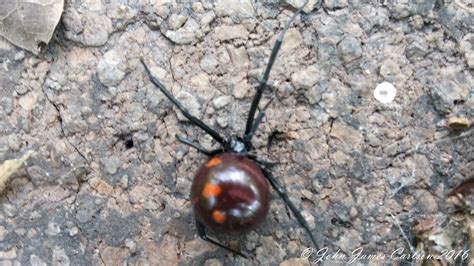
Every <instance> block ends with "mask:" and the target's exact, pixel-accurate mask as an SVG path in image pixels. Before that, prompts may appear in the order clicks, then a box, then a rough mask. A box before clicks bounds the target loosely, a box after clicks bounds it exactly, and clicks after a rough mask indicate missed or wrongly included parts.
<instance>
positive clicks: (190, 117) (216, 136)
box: [140, 58, 226, 146]
mask: <svg viewBox="0 0 474 266" xmlns="http://www.w3.org/2000/svg"><path fill="white" fill-rule="evenodd" d="M140 61H141V62H142V64H143V66H144V67H145V70H146V72H147V74H148V76H149V78H150V80H151V83H153V85H155V86H156V87H157V88H158V89H160V91H161V92H162V93H163V94H164V95H165V96H166V98H168V99H169V100H170V101H171V102H172V103H173V104H174V105H175V106H176V108H178V109H179V111H181V113H182V114H183V115H184V116H185V117H186V118H187V119H188V120H189V121H190V122H191V123H193V124H194V125H196V126H198V127H200V128H201V129H202V130H204V131H205V132H206V133H207V134H209V135H211V137H212V138H214V139H215V140H216V141H217V142H219V143H220V144H221V145H222V146H224V145H225V143H226V142H225V140H224V138H223V137H221V135H219V133H217V131H215V130H214V129H212V128H210V127H209V126H208V125H206V124H205V123H204V122H202V121H201V120H199V119H198V118H197V117H195V116H193V115H192V114H191V113H189V111H188V110H187V109H186V108H185V107H184V106H183V105H182V104H181V103H180V102H179V101H178V100H177V99H176V98H175V97H174V96H173V94H171V92H169V91H168V90H167V89H166V87H165V86H164V85H163V84H162V83H161V82H160V81H159V80H158V79H157V78H155V77H154V76H153V75H152V74H151V71H150V69H149V68H148V66H147V65H146V64H145V62H144V61H143V59H142V58H141V59H140Z"/></svg>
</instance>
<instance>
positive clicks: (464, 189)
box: [448, 176, 474, 197]
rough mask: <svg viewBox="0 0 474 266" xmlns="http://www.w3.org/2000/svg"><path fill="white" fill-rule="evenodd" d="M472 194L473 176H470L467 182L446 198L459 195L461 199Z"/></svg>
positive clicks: (473, 186)
mask: <svg viewBox="0 0 474 266" xmlns="http://www.w3.org/2000/svg"><path fill="white" fill-rule="evenodd" d="M473 192H474V176H471V177H470V178H468V179H467V180H465V181H463V182H462V183H461V184H460V185H459V186H457V187H456V188H455V189H453V190H452V191H451V192H449V194H448V196H456V195H461V196H463V197H467V196H469V194H471V193H473Z"/></svg>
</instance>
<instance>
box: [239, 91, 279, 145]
mask: <svg viewBox="0 0 474 266" xmlns="http://www.w3.org/2000/svg"><path fill="white" fill-rule="evenodd" d="M272 101H273V98H271V99H270V101H268V103H267V104H265V106H264V107H263V108H262V109H261V110H260V111H259V112H258V114H257V118H255V122H254V123H253V126H252V129H251V130H250V132H249V134H247V135H245V136H244V143H248V144H249V145H250V144H251V143H252V137H253V135H254V134H255V132H256V131H257V129H258V126H259V125H260V123H261V122H262V119H263V117H264V116H265V110H267V107H268V106H269V105H270V103H272Z"/></svg>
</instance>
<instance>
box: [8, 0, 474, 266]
mask: <svg viewBox="0 0 474 266" xmlns="http://www.w3.org/2000/svg"><path fill="white" fill-rule="evenodd" d="M302 2H303V1H300V0H291V1H290V0H287V1H276V0H264V1H251V0H231V1H207V0H206V1H199V2H198V1H175V0H159V1H151V2H150V3H149V2H147V1H141V2H133V3H132V2H130V1H129V2H127V1H119V2H117V1H95V0H94V1H86V2H81V1H76V2H74V1H73V2H71V3H69V4H68V5H66V7H65V10H64V14H63V18H62V24H61V25H60V26H59V27H58V28H57V29H56V35H55V36H56V37H55V38H54V40H53V41H52V42H51V43H50V44H49V46H48V47H47V49H45V52H44V54H43V55H41V56H39V57H35V56H33V55H32V54H29V53H25V52H24V51H22V50H21V49H18V48H16V47H14V46H12V45H11V44H9V43H7V42H6V41H5V40H0V54H1V58H2V59H1V60H0V63H1V65H2V67H1V68H0V84H1V87H2V90H1V91H0V162H3V161H4V160H7V159H11V158H17V157H18V155H19V154H24V152H25V151H27V150H34V151H35V153H34V154H33V156H32V157H31V158H30V159H29V160H28V165H27V166H25V167H23V168H22V169H21V170H20V171H19V172H18V173H17V174H16V175H14V176H13V177H12V178H11V179H10V181H9V182H8V183H7V189H6V190H5V191H4V192H3V194H1V196H0V206H1V208H0V261H1V262H0V264H5V265H21V264H25V265H29V264H31V265H68V264H70V265H82V264H87V265H98V264H106V265H120V264H134V265H135V264H137V265H138V264H139V265H142V264H143V265H147V264H149V265H157V264H160V265H203V264H204V265H234V264H235V265H248V264H250V265H252V264H263V265H308V263H309V262H312V261H314V259H315V256H314V255H312V256H311V257H310V258H309V259H302V258H300V256H301V253H302V252H303V250H305V249H306V248H308V247H311V242H310V239H309V237H308V236H307V234H306V233H305V231H304V230H302V229H301V228H300V226H299V224H298V222H297V221H296V220H295V219H294V217H293V216H292V215H291V214H290V213H291V212H290V211H289V210H288V208H286V207H285V205H284V204H283V203H282V201H281V200H280V199H279V198H278V196H277V194H276V193H273V192H272V193H273V200H272V202H271V207H270V211H269V214H268V216H267V218H266V219H265V221H264V222H263V224H262V225H261V226H259V227H257V228H255V229H254V230H253V231H251V232H250V233H249V234H246V235H242V236H228V235H225V234H224V235H223V234H217V233H214V232H212V231H209V234H210V236H211V237H212V238H214V239H217V240H219V241H220V242H222V243H225V244H226V245H229V246H231V247H232V248H236V249H239V250H242V251H243V252H245V253H246V254H249V258H248V259H246V260H244V259H243V258H240V257H238V256H234V255H232V254H231V253H229V252H228V251H226V250H223V249H221V248H218V247H216V246H214V245H211V244H209V243H206V242H204V241H202V240H201V239H200V238H199V237H198V236H197V233H196V228H195V224H194V218H193V214H192V208H191V203H190V201H189V193H190V186H191V182H192V179H193V177H194V173H195V172H196V171H197V169H198V167H200V165H201V164H202V163H203V162H204V161H205V160H206V158H205V156H204V155H202V154H200V153H198V152H197V151H196V150H194V149H192V148H189V147H187V146H185V145H183V144H181V143H180V142H178V141H177V140H176V138H175V136H176V135H179V136H183V137H186V138H189V139H191V140H192V141H194V142H197V143H200V144H201V145H202V146H203V147H205V148H206V149H215V148H217V147H218V146H217V143H215V141H213V140H212V138H210V137H209V136H207V135H206V134H205V133H204V132H203V131H202V130H201V129H199V128H196V127H194V126H192V125H191V124H190V123H189V121H187V119H186V118H185V117H183V116H182V115H181V114H180V113H179V112H178V110H177V109H176V108H175V107H173V105H172V104H171V102H170V101H169V100H168V99H166V97H165V96H164V95H163V94H162V93H161V92H160V91H158V90H157V89H156V88H155V87H154V86H153V85H152V84H151V83H150V80H149V77H148V76H147V75H146V72H145V70H144V68H143V66H142V64H141V62H140V59H143V60H144V61H145V62H146V64H147V65H148V66H149V67H150V69H151V72H152V73H153V76H154V77H156V78H158V79H159V80H160V81H161V82H162V83H163V84H164V85H165V86H166V87H167V88H168V89H169V91H170V92H171V93H172V94H173V95H174V96H175V97H176V98H177V99H178V100H180V101H181V102H182V103H183V105H184V106H186V108H188V109H189V110H190V112H191V113H192V114H193V115H195V116H197V117H199V118H200V119H202V120H203V121H204V122H205V123H206V124H208V125H209V126H211V127H212V128H214V129H216V130H217V131H218V132H219V133H221V134H222V135H224V136H230V135H232V134H242V132H243V131H244V125H245V122H246V118H247V117H246V115H247V113H248V110H249V108H250V103H251V101H252V96H253V93H254V91H255V88H256V87H257V86H258V81H259V79H260V78H261V76H262V74H263V72H264V70H265V67H266V64H267V62H268V58H269V57H270V54H271V48H272V45H273V44H274V42H275V41H276V39H277V38H278V35H279V34H280V32H281V30H282V28H283V26H284V25H285V22H286V21H287V20H288V19H289V18H290V17H291V16H292V14H293V12H294V11H295V7H299V6H300V5H301V3H302ZM379 2H380V1H358V0H351V1H345V0H325V1H321V0H310V1H309V2H308V5H307V6H306V7H305V8H304V14H303V15H302V16H299V17H297V18H296V20H295V21H294V23H293V24H292V25H291V26H290V28H289V29H288V31H287V34H286V36H285V39H284V41H283V44H282V47H281V51H280V53H279V55H278V56H277V58H276V61H275V63H274V67H273V69H272V71H271V74H270V78H269V80H268V87H267V90H266V91H265V93H264V95H263V100H262V103H261V105H260V107H262V106H263V104H265V103H267V102H269V101H270V99H272V102H271V103H270V105H269V106H268V108H267V109H266V111H265V118H264V119H263V122H262V124H261V127H260V128H259V130H258V131H257V133H256V135H255V136H254V138H253V139H252V140H253V144H254V148H255V151H254V153H255V154H258V156H260V157H261V158H262V159H264V160H266V161H271V162H279V164H277V165H276V166H274V168H273V169H272V171H273V173H274V174H275V176H276V177H277V179H278V182H279V183H280V184H282V185H283V187H285V189H286V190H287V191H288V192H289V197H290V198H291V200H292V201H293V202H294V203H295V205H296V207H297V208H299V209H300V210H301V211H302V214H303V216H304V217H305V218H306V219H307V220H308V222H309V223H310V226H311V228H313V227H314V228H315V229H314V231H313V233H314V235H315V237H316V239H317V240H318V243H319V246H320V247H327V248H328V254H334V253H335V252H336V251H337V250H339V249H340V250H341V252H342V251H344V252H346V253H351V252H352V251H353V249H356V248H359V247H362V248H364V251H366V252H368V253H377V254H390V253H391V252H393V251H394V250H396V249H397V248H405V250H409V246H408V244H407V241H406V240H405V239H404V238H403V234H402V232H401V231H400V230H401V229H402V230H403V233H404V234H405V235H407V236H408V238H409V239H417V240H419V242H420V243H421V242H422V241H424V242H423V247H425V249H426V251H429V252H436V250H442V249H444V247H443V248H441V247H440V246H439V245H438V244H437V243H441V242H442V241H438V240H439V239H443V240H446V241H448V240H449V241H450V243H453V244H452V245H453V246H452V247H451V248H453V249H461V248H463V247H464V242H463V241H462V240H463V239H468V236H467V234H466V230H464V229H465V228H466V226H467V225H466V224H465V223H464V220H462V219H461V220H460V219H458V218H459V217H453V216H452V213H451V212H449V211H446V210H448V209H449V208H451V207H452V204H451V203H450V201H449V200H448V197H447V194H448V193H449V191H451V190H452V189H453V188H454V187H456V186H457V185H458V184H460V183H461V182H462V181H463V180H465V179H467V178H469V177H471V176H472V172H473V169H474V164H473V162H474V158H473V153H472V147H473V144H474V143H473V140H474V138H473V137H472V126H470V127H469V125H472V124H473V123H472V122H473V121H474V98H473V91H474V88H473V85H472V84H474V82H473V78H472V69H473V65H474V64H473V58H474V56H473V55H474V52H473V49H474V48H473V47H474V44H473V39H474V38H473V32H472V29H473V28H474V20H473V16H472V7H470V6H469V5H468V4H467V1H463V0H456V1H434V0H426V1H385V2H386V3H385V4H383V5H381V4H380V3H379ZM386 82H388V83H390V84H392V85H393V86H394V87H395V88H396V93H395V94H394V95H389V96H393V99H392V98H391V97H390V101H389V100H385V98H383V97H382V98H383V99H384V100H382V101H379V100H380V99H379V100H378V99H377V98H376V97H375V96H374V90H375V89H376V87H377V85H379V84H384V83H386ZM377 92H378V91H377ZM382 94H383V92H382ZM379 96H383V95H379V94H377V97H378V98H380V97H379ZM456 119H457V120H456ZM453 121H461V122H462V125H461V126H459V127H457V128H454V126H453ZM458 124H460V122H458ZM394 217H395V218H396V220H397V222H398V223H399V225H400V226H399V225H398V224H397V222H395V220H394ZM461 218H462V217H461ZM424 220H434V221H436V222H433V225H432V229H430V230H432V231H426V232H423V233H419V232H418V231H413V230H411V229H412V228H413V227H414V226H416V225H417V224H419V223H420V222H423V221H424ZM400 228H401V229H400ZM436 232H443V234H442V236H443V237H440V234H438V233H436ZM430 239H437V241H436V242H433V241H431V240H430ZM449 241H448V242H449ZM18 243H21V245H19V244H18ZM360 262H361V263H369V264H370V263H372V264H373V263H375V264H377V262H373V261H367V260H365V261H360ZM327 263H328V264H331V261H328V262H327ZM417 263H421V261H417Z"/></svg>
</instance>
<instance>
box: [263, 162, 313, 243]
mask: <svg viewBox="0 0 474 266" xmlns="http://www.w3.org/2000/svg"><path fill="white" fill-rule="evenodd" d="M262 172H263V175H265V177H266V178H267V180H268V182H269V183H270V185H271V186H272V187H273V189H275V191H276V192H277V193H278V196H280V198H281V199H282V200H283V201H284V202H285V204H286V206H288V207H289V208H290V210H291V212H292V213H293V215H294V216H295V217H296V220H298V223H299V224H300V225H301V227H303V228H304V230H305V231H306V233H308V235H309V237H310V238H311V242H313V244H314V246H315V247H316V250H319V247H318V243H317V242H316V238H315V237H314V236H313V234H312V233H311V230H310V229H309V226H308V223H307V222H306V220H305V219H304V218H303V216H302V215H301V213H300V211H299V210H298V208H296V206H295V205H294V204H293V202H291V201H290V198H289V197H288V194H287V193H286V191H285V189H284V188H283V187H282V186H280V185H279V184H278V183H277V181H276V180H275V178H274V177H273V175H272V174H271V173H270V171H268V170H267V169H262Z"/></svg>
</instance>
